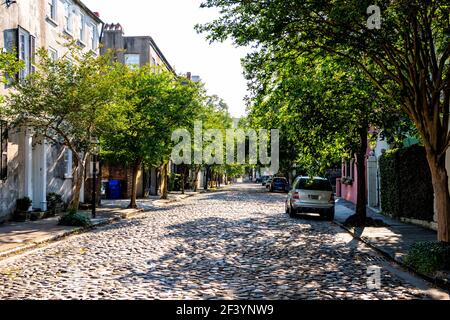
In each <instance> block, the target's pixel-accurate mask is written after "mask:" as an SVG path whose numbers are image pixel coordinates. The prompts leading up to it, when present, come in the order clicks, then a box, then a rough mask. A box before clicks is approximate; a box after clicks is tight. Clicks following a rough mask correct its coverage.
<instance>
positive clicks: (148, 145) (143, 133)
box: [101, 66, 200, 166]
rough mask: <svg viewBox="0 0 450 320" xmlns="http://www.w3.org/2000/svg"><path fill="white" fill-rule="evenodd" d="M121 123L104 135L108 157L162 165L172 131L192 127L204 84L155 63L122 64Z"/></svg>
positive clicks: (169, 147)
mask: <svg viewBox="0 0 450 320" xmlns="http://www.w3.org/2000/svg"><path fill="white" fill-rule="evenodd" d="M122 72H123V75H122V77H121V78H120V79H117V80H116V81H118V82H120V85H121V86H122V88H123V91H122V92H121V96H120V104H121V106H122V107H123V109H122V110H121V113H120V116H119V117H118V119H116V123H117V122H118V124H117V125H116V126H115V127H113V128H111V130H110V131H108V132H107V133H106V134H103V135H102V139H101V144H102V154H103V156H104V158H106V159H110V160H112V161H118V162H121V163H123V164H135V163H136V162H139V163H145V164H146V165H153V166H158V165H160V164H161V163H163V162H165V161H167V160H168V159H169V156H170V152H171V150H172V146H173V143H172V141H171V136H172V132H173V131H174V130H175V129H178V128H183V127H192V126H193V121H194V119H195V116H196V114H197V112H198V110H199V103H200V97H199V95H200V88H199V87H198V85H197V84H195V83H194V82H192V81H187V79H185V78H183V77H177V76H175V75H174V74H173V73H171V72H170V71H167V70H154V67H152V66H145V67H143V68H137V69H129V68H127V67H126V66H124V67H123V68H122Z"/></svg>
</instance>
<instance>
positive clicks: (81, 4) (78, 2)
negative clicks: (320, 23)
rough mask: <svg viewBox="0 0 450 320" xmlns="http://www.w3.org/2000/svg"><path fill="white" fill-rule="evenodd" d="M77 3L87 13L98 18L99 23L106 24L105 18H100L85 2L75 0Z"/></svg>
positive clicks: (95, 18)
mask: <svg viewBox="0 0 450 320" xmlns="http://www.w3.org/2000/svg"><path fill="white" fill-rule="evenodd" d="M73 2H75V3H76V4H77V5H79V6H80V7H81V8H82V9H83V10H84V11H86V13H87V14H88V15H89V16H91V18H93V19H94V20H96V21H97V22H98V23H101V24H104V22H103V20H102V19H100V17H98V16H97V15H96V14H95V13H94V12H93V11H92V10H91V9H89V8H88V7H87V6H86V5H85V4H84V3H83V2H81V1H80V0H73Z"/></svg>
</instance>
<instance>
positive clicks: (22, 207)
mask: <svg viewBox="0 0 450 320" xmlns="http://www.w3.org/2000/svg"><path fill="white" fill-rule="evenodd" d="M31 204H32V201H31V199H30V198H28V197H23V198H20V199H17V200H16V210H17V211H28V209H29V208H30V206H31Z"/></svg>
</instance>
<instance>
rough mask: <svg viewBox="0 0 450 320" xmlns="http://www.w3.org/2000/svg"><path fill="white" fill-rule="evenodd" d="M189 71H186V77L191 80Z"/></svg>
mask: <svg viewBox="0 0 450 320" xmlns="http://www.w3.org/2000/svg"><path fill="white" fill-rule="evenodd" d="M191 75H192V74H191V73H190V72H188V73H186V78H188V79H189V80H191Z"/></svg>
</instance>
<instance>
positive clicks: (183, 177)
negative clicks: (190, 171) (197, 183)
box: [180, 164, 186, 194]
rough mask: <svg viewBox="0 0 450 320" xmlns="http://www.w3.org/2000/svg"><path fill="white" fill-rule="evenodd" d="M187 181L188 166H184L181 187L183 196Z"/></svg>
mask: <svg viewBox="0 0 450 320" xmlns="http://www.w3.org/2000/svg"><path fill="white" fill-rule="evenodd" d="M185 179H186V166H185V165H184V164H183V165H182V167H181V185H180V189H181V194H184V184H185Z"/></svg>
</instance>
